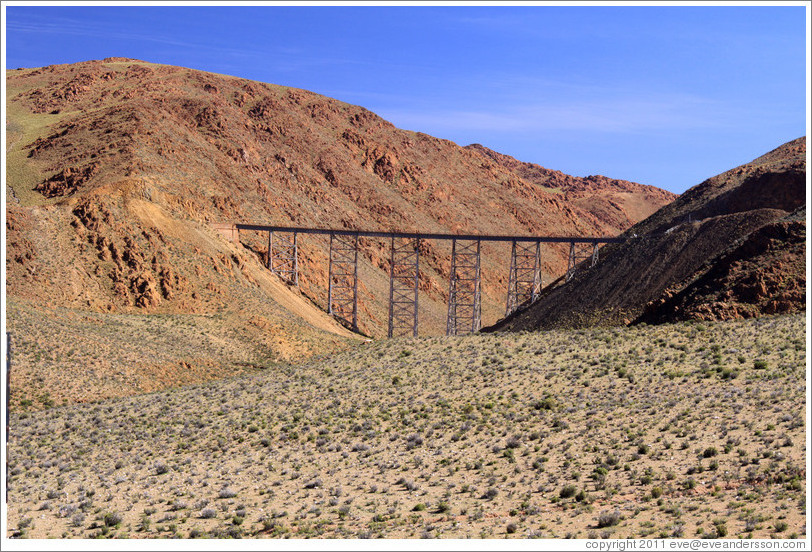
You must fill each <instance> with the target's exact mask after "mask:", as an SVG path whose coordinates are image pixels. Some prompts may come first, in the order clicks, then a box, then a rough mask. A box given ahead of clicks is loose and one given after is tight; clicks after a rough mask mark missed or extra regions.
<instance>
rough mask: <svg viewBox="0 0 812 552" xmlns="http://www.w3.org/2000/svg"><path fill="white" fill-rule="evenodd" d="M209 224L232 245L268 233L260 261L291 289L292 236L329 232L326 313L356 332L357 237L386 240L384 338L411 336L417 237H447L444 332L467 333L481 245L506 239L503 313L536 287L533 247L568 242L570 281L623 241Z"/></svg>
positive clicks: (295, 273)
mask: <svg viewBox="0 0 812 552" xmlns="http://www.w3.org/2000/svg"><path fill="white" fill-rule="evenodd" d="M215 228H216V229H218V230H219V231H220V232H222V233H223V234H225V235H226V237H228V238H229V239H231V240H232V241H235V242H238V241H239V232H240V231H256V232H262V233H266V232H267V234H268V253H267V255H266V259H265V263H266V266H267V267H268V269H269V270H271V272H273V273H274V274H276V275H277V276H279V277H280V278H281V279H282V280H284V281H286V282H287V283H288V284H290V285H294V286H298V285H299V265H298V237H299V235H300V234H318V235H326V236H329V237H330V261H329V271H328V274H329V276H328V286H327V305H328V312H329V314H331V315H333V316H335V317H336V318H338V319H339V320H341V321H343V322H344V323H345V324H346V325H347V326H349V327H350V328H352V329H353V330H354V331H358V238H359V237H362V236H363V237H373V238H384V239H388V240H390V243H391V246H390V247H391V249H390V254H391V259H390V271H389V331H388V335H389V337H397V336H415V337H416V336H417V321H418V315H417V306H418V300H417V299H418V288H417V286H418V276H419V272H418V271H419V257H420V255H419V250H418V245H419V243H420V240H451V275H450V279H449V296H448V317H447V319H446V335H460V334H466V333H474V332H477V331H479V329H480V327H481V320H480V283H481V279H480V270H479V269H480V262H479V259H480V244H481V243H482V242H486V241H491V242H505V243H510V244H511V253H510V273H509V277H508V292H507V304H506V308H505V316H507V315H509V314H511V313H512V312H514V311H515V310H517V309H518V308H519V306H520V305H523V304H525V303H532V302H533V301H535V300H536V299H537V298H538V295H539V292H540V291H541V263H540V261H541V255H540V247H539V246H540V244H542V243H565V244H569V245H570V249H569V262H568V266H567V272H566V274H565V276H564V278H565V280H566V281H569V280H570V279H571V278H572V277H573V275H574V274H575V271H576V269H577V268H578V267H579V266H581V264H582V263H585V262H589V266H590V267H591V266H594V265H595V263H596V262H597V261H598V249H599V246H600V244H606V243H620V242H623V241H625V240H624V238H598V237H561V236H558V237H556V236H505V235H484V234H438V233H410V232H370V231H356V230H335V229H325V228H302V227H290V226H268V225H262V224H216V225H215Z"/></svg>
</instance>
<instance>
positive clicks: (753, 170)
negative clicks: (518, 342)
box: [492, 138, 807, 330]
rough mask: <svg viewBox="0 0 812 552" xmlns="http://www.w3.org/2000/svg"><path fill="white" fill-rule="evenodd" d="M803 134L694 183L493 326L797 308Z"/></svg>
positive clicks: (801, 303)
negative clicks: (588, 263) (591, 262)
mask: <svg viewBox="0 0 812 552" xmlns="http://www.w3.org/2000/svg"><path fill="white" fill-rule="evenodd" d="M806 188H807V181H806V139H805V138H799V139H797V140H793V141H792V142H788V143H786V144H784V145H782V146H780V147H779V148H776V149H775V150H773V151H771V152H769V153H767V154H765V155H763V156H761V157H759V158H758V159H755V160H754V161H752V162H751V163H748V164H745V165H742V166H740V167H736V168H735V169H732V170H729V171H726V172H724V173H722V174H720V175H718V176H715V177H713V178H710V179H708V180H706V181H705V182H703V183H701V184H699V185H697V186H695V187H693V188H691V189H690V190H688V191H686V192H685V193H684V194H682V195H681V196H680V197H679V198H678V199H677V200H676V201H674V202H672V203H670V204H668V205H666V206H665V207H663V208H662V209H660V210H659V211H657V212H656V213H655V214H653V215H652V216H650V217H648V218H647V219H645V220H643V221H641V222H639V223H638V224H636V225H635V226H633V227H632V228H631V229H629V230H628V231H626V232H625V233H624V235H625V236H626V237H627V238H629V239H628V241H626V242H625V243H623V244H617V245H612V246H607V247H606V248H604V250H603V251H602V253H601V260H600V262H599V263H598V264H597V265H596V266H594V267H592V268H590V269H588V270H586V269H585V270H582V271H580V273H579V274H578V275H577V276H576V277H575V278H573V279H572V280H571V281H570V282H568V283H566V284H564V285H561V286H558V287H556V288H555V289H552V288H551V289H548V290H546V293H545V294H544V296H543V297H542V298H541V299H540V300H539V301H538V302H536V303H535V304H533V305H531V306H529V307H528V308H527V309H525V310H524V311H522V312H519V313H516V314H515V315H514V316H512V317H511V318H509V319H507V320H504V321H501V322H500V323H499V324H497V325H496V326H495V327H494V328H492V329H503V330H531V329H544V328H560V327H582V326H592V325H617V324H628V323H632V322H670V321H676V320H685V319H701V320H728V319H735V318H749V317H754V316H761V315H765V314H782V313H792V312H803V310H804V309H805V305H806V247H805V246H806V210H805V202H806V193H807V189H806Z"/></svg>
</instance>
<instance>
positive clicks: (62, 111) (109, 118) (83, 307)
mask: <svg viewBox="0 0 812 552" xmlns="http://www.w3.org/2000/svg"><path fill="white" fill-rule="evenodd" d="M6 82H7V98H6V105H7V114H8V115H7V120H6V128H7V135H8V144H7V161H8V163H7V175H6V176H7V187H6V199H7V205H8V208H7V244H6V248H7V265H6V270H7V279H6V283H7V294H8V298H9V305H10V308H9V314H8V320H9V328H10V329H11V330H12V331H13V332H16V333H18V334H20V335H19V339H20V340H21V341H24V342H25V343H27V345H26V346H25V347H22V346H21V347H20V348H19V349H18V354H19V355H24V356H23V357H21V362H20V366H24V367H28V368H26V369H28V370H29V371H30V374H29V375H28V377H30V378H32V379H34V380H36V379H37V378H39V377H40V376H39V375H37V370H40V369H41V368H42V364H43V362H44V361H43V360H42V359H44V358H48V359H49V360H48V362H50V363H51V364H50V365H52V366H53V367H63V368H64V367H65V366H68V365H73V364H75V360H76V355H80V353H81V354H85V353H83V352H82V351H85V349H87V348H88V347H91V346H90V345H87V344H86V345H84V346H83V347H70V346H68V345H66V339H67V341H68V342H69V341H70V340H71V339H75V340H77V342H81V343H85V341H84V340H85V339H89V340H90V341H91V342H93V343H96V344H97V346H98V347H101V348H102V350H104V351H108V348H109V347H110V346H111V345H110V343H111V342H110V340H109V339H108V338H107V337H105V335H104V332H100V331H99V332H95V333H94V332H93V331H91V329H92V328H99V327H101V326H99V325H97V324H96V322H98V321H100V320H104V318H103V317H104V316H108V315H109V316H111V317H125V318H122V319H120V320H121V321H122V323H121V325H120V331H121V332H125V333H126V332H131V334H132V335H131V337H132V339H131V340H129V341H128V340H125V341H127V343H130V342H132V343H134V344H137V345H138V347H140V348H141V349H142V352H140V353H139V352H138V351H137V350H136V349H137V348H138V347H136V346H135V345H132V346H133V347H134V348H133V350H132V351H130V352H128V353H127V354H126V355H124V356H123V357H120V356H118V357H117V356H116V355H119V353H121V351H124V350H128V351H129V349H128V347H130V345H127V346H124V344H119V345H117V346H115V347H112V349H111V350H109V351H108V352H109V354H110V355H112V357H115V358H113V360H110V359H101V358H100V359H94V358H92V355H90V353H87V354H85V356H83V357H82V359H83V361H84V362H87V363H89V364H90V365H92V366H102V367H104V368H103V369H101V368H100V373H103V374H105V377H108V376H109V373H110V370H112V371H114V372H115V370H116V369H117V368H116V366H119V365H120V364H121V363H123V362H125V361H124V360H123V359H124V358H125V357H126V362H127V363H129V364H133V363H134V365H135V366H147V365H149V367H150V368H149V370H147V369H144V370H140V372H139V373H141V374H144V373H152V374H156V375H155V377H158V376H157V374H162V373H164V372H165V371H166V370H169V368H167V367H169V366H171V367H173V368H172V369H177V368H178V367H179V366H181V367H192V368H194V367H196V366H197V367H208V368H206V370H210V371H211V373H212V374H214V373H215V372H216V374H221V373H222V372H223V368H222V366H223V365H224V363H225V364H228V363H229V362H232V364H233V362H236V361H239V362H241V363H242V365H255V364H256V365H261V364H263V363H267V362H270V361H274V360H287V359H296V358H302V357H305V356H311V355H313V354H318V353H321V352H329V351H330V350H331V348H334V347H338V348H341V347H345V346H347V343H348V341H347V340H348V339H349V340H351V339H352V338H351V337H350V336H349V335H348V334H347V332H345V331H344V330H343V329H342V328H341V327H340V325H338V324H336V323H335V322H334V321H333V320H332V319H330V318H329V317H327V316H326V315H324V314H323V312H321V310H322V309H323V308H324V307H325V306H326V305H325V304H326V295H327V293H326V284H327V262H326V259H327V252H328V242H327V240H326V239H324V238H315V237H313V238H311V237H307V238H306V239H305V238H303V239H301V240H300V244H299V246H300V258H299V264H300V269H301V272H300V279H299V282H300V288H299V289H295V288H290V287H289V286H285V285H283V284H282V282H280V281H279V280H278V279H277V278H276V277H274V276H271V275H270V274H268V271H267V270H265V269H264V268H263V262H264V259H263V257H264V255H265V250H266V247H267V245H266V244H267V242H266V237H265V236H263V235H260V234H259V233H253V234H252V233H245V232H243V233H242V235H241V240H242V243H241V244H232V243H229V242H228V241H226V240H224V239H223V238H222V237H221V236H220V235H219V234H218V233H217V232H216V231H215V230H214V229H213V224H215V223H228V222H245V223H255V224H276V225H296V226H320V227H333V228H345V229H359V230H397V231H405V232H409V231H428V232H447V233H458V232H471V233H500V234H501V233H515V234H519V235H522V234H548V235H597V236H604V235H614V234H616V233H617V231H619V230H622V229H623V228H625V227H627V226H628V225H629V224H631V223H632V222H635V220H634V219H635V217H642V216H644V215H645V214H647V213H646V211H648V212H653V211H655V210H656V209H657V208H659V207H661V206H662V205H664V204H665V203H667V202H669V201H670V200H671V199H672V196H671V195H670V194H668V193H665V192H662V191H659V190H656V189H653V188H651V187H645V186H638V185H632V184H631V183H620V182H614V181H609V180H607V181H606V182H605V183H603V182H602V185H603V184H605V186H604V188H605V193H606V194H607V197H609V196H612V197H614V196H613V194H614V195H616V194H626V193H629V192H628V190H629V189H632V192H630V193H631V196H629V197H632V196H634V194H636V193H639V196H640V198H639V200H633V199H629V201H630V202H631V201H639V205H641V206H642V207H640V208H639V209H638V210H636V211H635V210H629V211H628V212H627V213H626V218H622V217H620V216H619V215H618V216H616V217H614V218H612V217H608V216H606V214H605V213H604V211H603V207H600V208H597V207H594V206H593V207H590V204H589V202H582V203H581V204H579V203H578V201H577V200H576V201H569V200H568V199H567V198H566V197H565V196H564V195H563V194H562V193H561V192H560V191H559V190H554V189H551V188H550V187H549V185H548V184H545V183H540V182H536V181H534V180H533V179H528V178H525V177H523V176H522V175H521V174H519V173H517V172H516V171H515V170H514V169H513V168H510V167H508V166H506V165H505V164H504V163H502V162H501V161H497V160H495V159H494V157H492V156H490V155H486V154H485V153H484V152H483V151H482V150H478V149H476V148H463V147H459V146H458V145H456V144H454V143H452V142H450V141H447V140H441V139H438V138H434V137H431V136H428V135H426V134H422V133H418V132H410V131H405V130H401V129H397V128H395V127H394V126H393V125H392V124H391V123H389V122H387V121H385V120H383V119H382V118H380V117H378V116H377V115H375V114H374V113H371V112H370V111H368V110H366V109H364V108H362V107H359V106H353V105H349V104H346V103H343V102H340V101H337V100H334V99H330V98H327V97H324V96H320V95H318V94H314V93H311V92H307V91H304V90H298V89H294V88H288V87H284V86H276V85H271V84H264V83H259V82H253V81H248V80H244V79H239V78H235V77H230V76H223V75H216V74H212V73H205V72H200V71H195V70H190V69H185V68H180V67H172V66H165V65H157V64H152V63H147V62H143V61H137V60H131V59H123V58H109V59H105V60H100V61H88V62H83V63H76V64H71V65H54V66H48V67H42V68H36V69H17V70H12V71H8V72H7V75H6ZM561 178H562V179H565V180H567V182H568V183H570V184H569V185H570V186H571V187H572V188H573V189H575V188H577V187H578V182H580V180H579V179H577V178H574V177H566V175H562V176H561ZM590 182H592V181H590V180H588V179H587V180H585V181H584V184H583V186H584V187H586V188H589V189H590V190H592V197H597V196H600V195H601V193H603V192H600V191H597V190H598V186H597V185H593V184H594V183H590ZM629 186H631V188H629ZM634 190H636V191H634ZM615 214H617V213H615ZM613 216H614V215H613ZM388 245H389V244H388V243H384V242H383V241H375V240H364V241H362V243H361V255H360V267H359V272H360V274H361V278H360V280H361V283H360V289H359V293H360V299H359V301H360V305H359V308H360V313H359V326H360V328H361V330H362V331H363V332H365V333H367V334H369V335H372V336H380V335H383V334H384V333H385V331H386V323H387V300H388V285H389V280H388V273H387V270H388V266H389V265H388V263H389V250H388ZM449 251H450V245H448V244H445V243H434V242H430V241H426V242H424V243H423V244H422V250H421V278H420V292H421V299H420V300H421V319H420V328H421V334H431V333H440V332H442V330H443V329H444V327H445V314H446V300H447V294H448V282H447V278H448V274H449V269H450V266H449V265H450V263H449ZM508 255H509V249H506V248H504V247H501V246H498V245H490V244H488V245H484V246H483V257H482V274H483V300H482V304H483V319H484V320H485V321H486V322H487V321H495V320H497V319H498V318H499V317H500V316H501V315H502V314H503V312H504V304H505V290H506V286H507V279H508ZM566 262H567V250H566V248H564V247H556V246H551V247H549V248H544V250H543V265H542V270H543V274H544V277H545V279H549V278H552V277H555V276H557V275H558V274H560V273H562V272H563V271H564V269H565V268H566ZM127 316H130V317H136V318H137V319H138V320H142V321H143V322H144V323H145V324H146V322H147V321H156V320H160V321H161V322H162V323H169V322H171V321H177V322H178V324H176V326H177V327H176V328H175V329H176V330H177V331H178V332H180V333H179V334H178V335H179V336H180V335H183V336H186V338H189V342H190V343H192V342H194V339H191V338H192V337H196V338H197V339H199V340H201V341H203V342H206V343H208V344H211V343H212V342H216V343H217V346H216V347H215V348H214V349H215V352H212V351H209V352H200V353H199V354H198V353H189V354H186V355H185V356H183V357H182V358H181V357H180V356H177V355H175V356H173V355H168V354H167V350H166V348H165V344H163V343H162V342H161V343H159V342H158V341H155V342H151V341H149V339H146V340H145V338H144V335H145V334H144V332H143V331H142V330H143V328H142V325H141V324H140V323H139V324H135V325H129V324H128V323H125V322H124V320H135V319H136V318H132V319H127V318H126V317H127ZM99 317H101V318H99ZM138 317H141V318H138ZM143 317H147V318H143ZM172 317H176V318H172ZM177 317H181V318H177ZM182 317H186V318H182ZM41 320H47V321H48V323H47V324H44V323H43V324H40V323H39V322H38V321H41ZM181 320H182V321H183V322H182V324H181V322H180V321H181ZM56 321H58V323H57V322H56ZM92 321H96V322H92ZM192 321H195V322H194V323H195V324H200V325H202V326H205V329H201V328H200V327H199V328H197V329H195V328H194V325H193V324H192ZM181 326H182V328H181ZM46 329H47V331H46ZM28 332H33V333H34V334H36V339H35V338H34V337H32V336H30V335H29V336H26V334H27V333H28ZM88 332H90V334H92V337H88V335H90V334H88ZM325 332H326V333H325ZM147 333H148V332H147ZM46 334H47V335H46ZM200 334H203V335H202V336H201V335H200ZM117 335H118V337H121V336H122V335H124V334H117ZM127 335H130V334H127ZM190 336H191V337H190ZM215 336H216V337H215ZM186 338H184V339H186ZM122 339H123V338H122ZM178 339H181V338H180V337H178ZM181 340H182V339H181ZM63 349H64V351H63ZM71 349H74V351H73V353H72V354H71V355H69V354H68V353H69V352H70V351H71ZM25 351H27V352H25ZM54 351H63V352H59V353H55V352H54ZM234 351H241V352H240V353H239V354H237V355H236V356H237V357H238V358H237V360H233V361H228V360H227V359H228V358H231V357H230V354H231V352H234ZM63 353H64V354H63ZM121 354H123V353H121ZM25 355H27V356H25ZM57 357H58V358H57ZM147 358H148V359H149V360H148V361H147V360H145V359H147ZM116 359H118V360H116ZM215 367H216V368H215ZM180 370H181V371H186V372H187V373H188V372H189V369H188V368H180ZM201 370H203V368H201ZM206 370H203V371H206ZM192 371H194V370H192ZM226 371H227V370H226ZM206 373H208V372H206ZM20 377H22V376H20ZM45 379H47V378H45ZM125 379H126V378H125V376H124V375H117V376H115V377H112V379H110V381H109V388H110V389H118V388H120V387H121V386H122V385H124V384H122V382H123V381H124V380H125ZM39 385H40V387H42V388H43V389H45V387H47V385H51V387H54V386H53V384H47V385H46V383H42V382H40V384H39ZM105 385H107V384H105ZM126 385H130V386H133V388H136V387H138V385H140V384H138V383H127V384H126ZM151 385H152V384H151V383H150V384H146V383H145V384H144V386H146V387H144V386H142V387H143V388H151V387H150V386H151ZM50 391H51V393H52V396H53V393H57V392H58V389H56V388H52V389H50ZM111 392H112V391H111ZM65 394H66V393H63V395H65Z"/></svg>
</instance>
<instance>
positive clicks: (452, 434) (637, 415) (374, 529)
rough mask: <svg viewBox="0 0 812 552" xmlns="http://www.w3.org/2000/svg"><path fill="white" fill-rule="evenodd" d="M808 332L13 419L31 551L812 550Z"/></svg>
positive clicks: (491, 359)
mask: <svg viewBox="0 0 812 552" xmlns="http://www.w3.org/2000/svg"><path fill="white" fill-rule="evenodd" d="M805 364H806V351H805V320H804V317H803V316H786V317H767V318H761V319H757V320H748V321H737V322H725V323H701V324H700V323H684V324H673V325H662V326H650V327H645V326H644V327H634V328H616V329H594V330H581V331H554V332H545V333H521V334H488V335H475V336H467V337H459V338H418V339H393V340H380V341H376V342H372V343H368V344H364V345H361V346H359V347H357V348H355V349H353V350H351V351H347V352H343V353H339V354H336V355H334V356H332V357H330V358H329V359H328V360H322V361H318V362H312V363H309V364H305V365H299V366H293V365H278V366H272V367H270V368H268V369H267V370H266V371H265V372H264V373H261V374H259V375H249V376H238V377H233V378H230V379H227V380H221V381H217V382H208V383H205V384H199V385H195V386H188V387H182V388H178V389H173V390H168V391H161V392H156V393H152V394H146V395H138V396H133V397H129V398H119V399H109V400H105V401H102V402H97V403H92V404H84V405H70V406H62V407H55V408H50V409H47V410H43V411H40V412H17V413H13V414H12V416H11V420H10V436H9V442H8V462H9V464H8V466H9V485H8V505H9V508H8V533H7V535H8V536H9V537H28V538H46V537H55V538H60V537H61V538H87V537H96V536H101V537H116V538H126V537H129V538H154V537H181V538H190V537H244V538H246V537H283V538H288V537H290V538H309V537H321V538H378V537H384V538H419V537H429V538H469V537H470V538H503V537H509V538H534V537H543V538H564V537H575V538H607V537H611V538H625V537H638V538H639V537H652V538H654V537H686V538H694V537H727V538H737V537H751V536H752V537H756V538H768V537H778V538H799V537H803V536H804V535H805V522H806V511H805V500H806V473H805V465H806V446H805V443H806V434H805V432H806V427H805V419H806V418H805Z"/></svg>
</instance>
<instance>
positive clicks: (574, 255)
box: [565, 241, 599, 282]
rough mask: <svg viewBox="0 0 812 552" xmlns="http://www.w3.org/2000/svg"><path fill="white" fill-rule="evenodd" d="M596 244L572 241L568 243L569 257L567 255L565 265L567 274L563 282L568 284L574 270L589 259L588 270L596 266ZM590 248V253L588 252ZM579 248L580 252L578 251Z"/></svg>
mask: <svg viewBox="0 0 812 552" xmlns="http://www.w3.org/2000/svg"><path fill="white" fill-rule="evenodd" d="M598 245H599V244H598V242H597V241H596V242H593V243H583V242H580V243H576V242H574V241H572V242H570V255H569V262H568V264H567V274H566V277H565V281H567V282H569V281H570V280H572V277H573V276H575V269H576V267H577V266H578V265H579V264H581V263H582V262H584V261H586V260H589V259H591V262H590V264H589V268H592V267H593V266H595V265H596V264H598ZM590 246H591V251H590V249H589V248H590ZM579 247H580V250H579Z"/></svg>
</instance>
